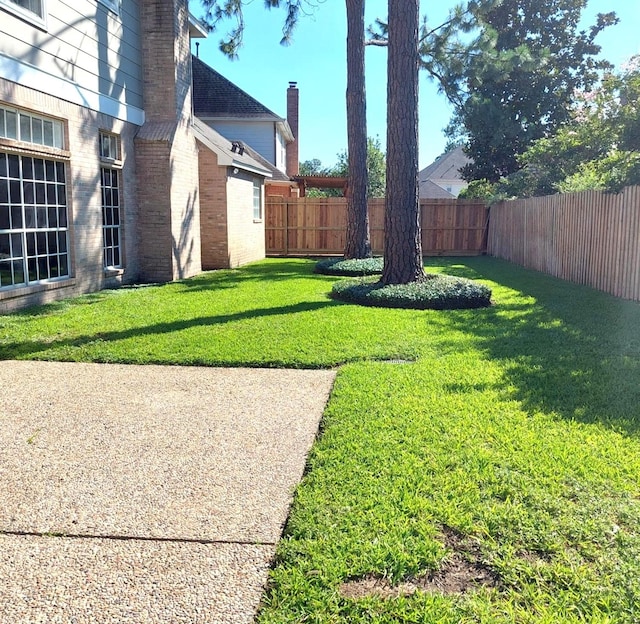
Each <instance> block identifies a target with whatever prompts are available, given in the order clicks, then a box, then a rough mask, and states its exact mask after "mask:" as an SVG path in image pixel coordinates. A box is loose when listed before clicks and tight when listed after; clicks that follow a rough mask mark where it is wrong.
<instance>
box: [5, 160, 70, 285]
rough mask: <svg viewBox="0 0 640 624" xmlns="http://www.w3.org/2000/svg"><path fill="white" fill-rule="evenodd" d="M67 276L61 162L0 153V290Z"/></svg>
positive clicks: (65, 223) (64, 197)
mask: <svg viewBox="0 0 640 624" xmlns="http://www.w3.org/2000/svg"><path fill="white" fill-rule="evenodd" d="M68 276H69V232H68V223H67V187H66V173H65V165H64V163H63V162H58V161H55V160H49V159H45V158H32V157H30V156H19V155H17V154H5V153H0V290H3V289H5V288H10V287H12V286H19V285H29V284H35V283H38V282H43V281H47V280H52V279H57V278H63V277H68Z"/></svg>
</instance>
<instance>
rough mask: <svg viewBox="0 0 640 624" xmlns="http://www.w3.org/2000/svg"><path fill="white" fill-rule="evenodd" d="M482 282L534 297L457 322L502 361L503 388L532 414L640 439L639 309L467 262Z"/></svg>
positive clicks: (541, 278) (490, 263)
mask: <svg viewBox="0 0 640 624" xmlns="http://www.w3.org/2000/svg"><path fill="white" fill-rule="evenodd" d="M465 264H467V268H468V269H471V270H472V271H473V272H474V273H475V275H468V274H467V273H466V272H465V277H467V276H469V277H472V278H475V279H480V278H487V279H491V280H493V281H495V282H496V283H498V284H501V285H503V286H506V287H508V288H511V289H513V290H515V291H518V292H519V293H521V294H522V295H525V296H529V297H532V298H533V299H534V300H535V302H533V303H531V304H530V305H515V306H513V305H504V306H501V305H497V306H495V307H493V308H490V309H486V310H484V311H483V314H478V315H474V316H472V317H465V318H464V320H463V319H462V318H460V319H459V320H457V319H456V317H455V315H452V317H451V320H452V322H453V323H454V325H455V324H456V323H457V324H458V328H459V329H460V330H462V331H465V332H469V333H470V334H472V335H474V336H475V337H476V339H477V340H478V346H479V347H480V348H482V349H485V350H486V353H487V356H489V357H490V358H492V359H497V360H500V361H501V363H502V367H503V370H504V371H505V376H504V379H503V382H504V386H505V387H506V388H508V390H506V391H507V392H508V393H509V395H510V397H511V398H514V399H517V400H518V401H519V402H520V403H521V404H522V406H523V407H524V408H525V409H526V410H527V411H529V412H530V413H535V412H544V413H554V414H556V415H558V416H560V417H562V418H566V419H571V420H575V421H579V422H583V423H598V424H601V425H604V426H607V427H610V428H612V429H615V430H617V431H619V432H621V433H624V434H626V435H632V436H637V435H638V433H640V329H639V328H640V305H639V304H637V303H634V302H629V301H624V300H621V299H617V298H615V297H612V296H610V295H607V294H604V293H601V292H598V291H595V290H593V289H590V288H587V287H584V286H579V285H576V284H571V283H569V282H565V281H563V280H559V279H555V278H552V277H549V276H546V275H543V274H540V273H537V272H534V271H528V270H526V269H523V268H521V267H518V266H516V265H512V264H509V263H507V262H504V261H501V260H497V259H494V258H477V259H471V260H470V261H469V262H468V263H467V262H465Z"/></svg>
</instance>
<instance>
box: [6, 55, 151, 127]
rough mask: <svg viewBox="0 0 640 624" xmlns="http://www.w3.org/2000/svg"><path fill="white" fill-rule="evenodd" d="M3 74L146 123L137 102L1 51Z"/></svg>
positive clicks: (78, 102)
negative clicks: (74, 80)
mask: <svg viewBox="0 0 640 624" xmlns="http://www.w3.org/2000/svg"><path fill="white" fill-rule="evenodd" d="M0 77H1V78H6V79H7V80H11V81H12V82H16V83H18V84H20V85H22V86H23V87H29V88H30V89H35V90H36V91H40V92H42V93H46V94H48V95H52V96H54V97H57V98H59V99H61V100H65V101H67V102H71V103H72V104H78V105H79V106H84V107H85V108H89V109H91V110H94V111H97V112H99V113H104V114H105V115H109V116H110V117H115V118H116V119H121V120H122V121H128V122H129V123H132V124H135V125H137V126H141V125H143V124H144V110H142V109H141V108H138V107H137V106H131V105H130V104H124V103H123V102H120V101H118V100H116V99H115V98H112V97H110V96H108V95H104V94H102V93H98V92H97V91H93V90H91V89H87V88H85V87H81V86H80V85H79V84H76V83H75V82H72V81H70V80H67V79H66V78H61V77H60V76H54V75H53V74H50V73H48V72H45V71H43V70H41V69H39V68H38V67H35V66H34V65H30V64H29V63H25V62H24V61H21V60H19V59H16V58H13V57H9V56H5V55H4V54H1V53H0Z"/></svg>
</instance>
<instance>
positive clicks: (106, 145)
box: [100, 132, 120, 160]
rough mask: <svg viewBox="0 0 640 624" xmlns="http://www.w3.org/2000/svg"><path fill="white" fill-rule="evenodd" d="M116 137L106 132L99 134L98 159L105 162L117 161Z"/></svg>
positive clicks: (118, 155)
mask: <svg viewBox="0 0 640 624" xmlns="http://www.w3.org/2000/svg"><path fill="white" fill-rule="evenodd" d="M119 157H120V152H119V150H118V137H117V136H116V135H115V134H109V133H108V132H101V133H100V158H103V159H105V160H119Z"/></svg>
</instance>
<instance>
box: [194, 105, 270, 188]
mask: <svg viewBox="0 0 640 624" xmlns="http://www.w3.org/2000/svg"><path fill="white" fill-rule="evenodd" d="M193 134H194V135H195V137H196V139H198V141H200V143H202V144H203V145H204V146H205V147H207V148H208V149H210V150H211V151H212V152H213V153H214V154H216V155H217V157H218V165H220V166H222V167H225V166H227V167H237V168H238V169H243V170H244V171H249V172H250V173H256V174H258V175H260V176H264V177H265V178H270V177H271V176H272V173H271V171H270V169H268V168H267V167H266V166H265V165H264V164H263V163H262V162H259V161H258V160H257V159H256V158H254V157H253V156H252V155H251V154H250V153H249V149H250V148H248V147H247V146H246V145H240V146H238V142H237V141H229V139H225V138H224V137H223V136H222V135H221V134H218V133H217V132H216V131H215V130H214V129H213V128H211V127H210V126H208V125H207V124H206V123H204V121H202V120H201V119H198V118H197V117H194V118H193ZM238 147H240V148H241V149H238ZM251 152H252V153H253V150H251Z"/></svg>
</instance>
